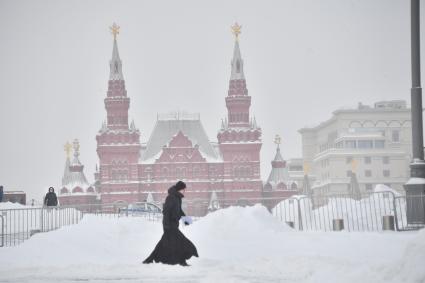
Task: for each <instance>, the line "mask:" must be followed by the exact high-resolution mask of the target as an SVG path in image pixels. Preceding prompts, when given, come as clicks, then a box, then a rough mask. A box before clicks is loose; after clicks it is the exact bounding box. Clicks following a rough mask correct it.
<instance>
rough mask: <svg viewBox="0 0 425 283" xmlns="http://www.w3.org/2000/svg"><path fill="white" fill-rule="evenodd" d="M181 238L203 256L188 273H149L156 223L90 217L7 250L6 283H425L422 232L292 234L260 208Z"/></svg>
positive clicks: (1, 260) (235, 212)
mask: <svg viewBox="0 0 425 283" xmlns="http://www.w3.org/2000/svg"><path fill="white" fill-rule="evenodd" d="M182 231H183V233H184V234H186V236H187V237H188V238H189V239H191V240H192V241H193V242H194V244H195V245H196V246H197V248H198V252H199V255H200V258H192V259H190V260H189V263H190V264H191V266H190V267H181V266H168V265H163V264H151V265H143V264H141V262H142V260H143V259H144V258H145V257H147V256H148V255H149V253H150V252H151V251H152V249H153V248H154V246H155V244H156V242H157V241H158V240H159V239H160V237H161V233H162V227H161V224H160V223H158V222H148V221H146V220H144V219H141V218H102V217H99V216H85V218H84V219H83V220H82V222H81V223H80V224H78V225H74V226H68V227H63V228H61V229H59V230H57V231H53V232H49V233H43V234H37V235H35V236H33V237H32V238H31V239H30V240H28V241H26V242H24V243H23V244H21V245H19V246H17V247H11V248H1V249H0V282H362V283H365V282H425V268H424V263H425V231H420V232H403V233H397V232H385V233H360V232H296V231H293V230H291V229H290V228H288V227H287V226H285V225H284V224H282V223H281V222H279V221H278V220H277V219H275V218H274V217H272V216H270V214H269V213H268V212H267V210H266V209H265V208H264V207H262V206H259V205H258V206H255V207H248V208H241V207H232V208H228V209H223V210H219V211H216V212H215V213H212V214H209V215H208V216H206V217H204V218H202V219H200V220H198V221H197V222H195V223H194V224H193V225H191V226H189V227H182Z"/></svg>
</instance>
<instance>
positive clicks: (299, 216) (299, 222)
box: [296, 199, 303, 231]
mask: <svg viewBox="0 0 425 283" xmlns="http://www.w3.org/2000/svg"><path fill="white" fill-rule="evenodd" d="M296 200H297V206H298V229H299V230H300V231H302V230H303V219H302V217H301V205H300V200H301V199H296Z"/></svg>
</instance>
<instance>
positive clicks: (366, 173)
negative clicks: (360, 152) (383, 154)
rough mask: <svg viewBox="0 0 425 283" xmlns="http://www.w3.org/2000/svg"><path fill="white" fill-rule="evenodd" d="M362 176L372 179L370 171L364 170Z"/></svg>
mask: <svg viewBox="0 0 425 283" xmlns="http://www.w3.org/2000/svg"><path fill="white" fill-rule="evenodd" d="M364 176H365V177H372V171H371V170H365V171H364Z"/></svg>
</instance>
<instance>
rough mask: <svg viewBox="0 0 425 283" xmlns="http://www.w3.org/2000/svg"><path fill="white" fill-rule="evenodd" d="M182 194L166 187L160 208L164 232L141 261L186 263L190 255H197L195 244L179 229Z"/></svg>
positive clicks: (181, 214) (181, 213)
mask: <svg viewBox="0 0 425 283" xmlns="http://www.w3.org/2000/svg"><path fill="white" fill-rule="evenodd" d="M182 198H183V195H182V194H181V193H179V192H178V191H177V190H176V188H175V186H172V187H171V188H169V189H168V196H167V198H166V199H165V203H164V207H163V210H162V214H163V220H162V225H163V227H164V234H163V235H162V237H161V240H160V241H159V242H158V244H157V245H156V246H155V249H154V250H153V252H152V253H151V254H150V255H149V257H148V258H147V259H145V261H144V262H143V263H151V262H154V261H155V262H162V263H167V264H183V265H184V264H186V260H187V259H189V258H191V257H192V256H196V257H197V256H198V251H197V250H196V247H195V245H194V244H193V243H192V242H191V241H190V240H189V239H187V238H186V237H185V236H184V235H183V233H182V232H181V231H180V230H179V220H180V218H181V217H182V216H185V214H184V212H183V210H182Z"/></svg>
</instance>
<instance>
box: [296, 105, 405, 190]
mask: <svg viewBox="0 0 425 283" xmlns="http://www.w3.org/2000/svg"><path fill="white" fill-rule="evenodd" d="M299 132H300V134H301V136H302V153H303V160H304V163H306V164H308V166H309V168H310V175H311V177H312V178H313V179H314V181H313V182H312V190H313V194H314V195H331V194H339V193H341V194H344V193H347V192H348V189H349V184H350V176H351V172H352V171H353V172H354V173H356V176H357V179H358V183H359V186H360V191H361V193H364V192H367V191H372V190H373V188H374V187H375V185H376V184H386V185H388V186H390V187H391V188H393V189H395V190H397V191H400V192H403V191H404V190H403V184H404V183H405V182H406V181H407V180H408V179H409V163H410V160H411V151H412V150H411V139H412V137H411V135H412V133H411V117H410V109H409V108H407V107H406V102H405V101H401V100H396V101H382V102H377V103H375V105H374V106H373V107H372V106H366V105H363V104H361V103H359V105H358V107H357V108H356V109H339V110H336V111H334V112H333V115H332V118H330V119H329V120H327V121H325V122H323V123H321V124H319V125H318V126H315V127H309V128H302V129H300V130H299Z"/></svg>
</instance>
